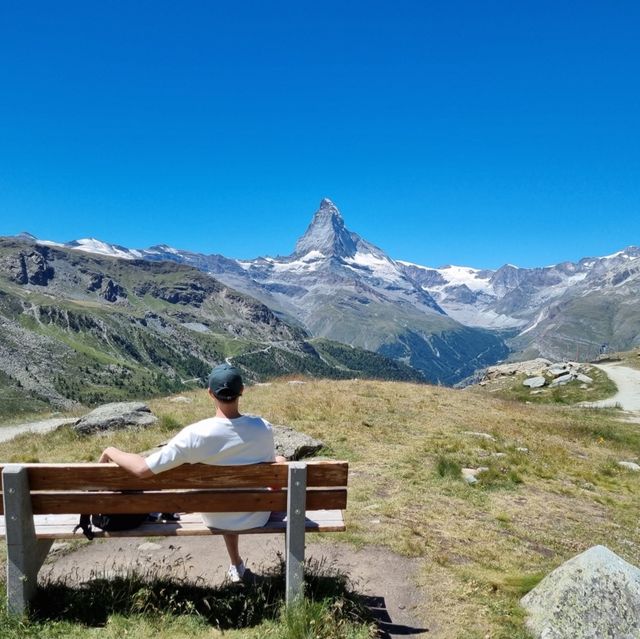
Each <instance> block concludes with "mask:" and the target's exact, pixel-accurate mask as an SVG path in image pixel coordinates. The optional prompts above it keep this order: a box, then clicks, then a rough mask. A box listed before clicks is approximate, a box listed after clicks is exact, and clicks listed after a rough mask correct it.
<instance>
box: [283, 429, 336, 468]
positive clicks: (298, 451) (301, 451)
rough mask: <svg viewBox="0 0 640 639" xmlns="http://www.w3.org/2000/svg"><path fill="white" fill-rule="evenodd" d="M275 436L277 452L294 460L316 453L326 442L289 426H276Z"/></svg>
mask: <svg viewBox="0 0 640 639" xmlns="http://www.w3.org/2000/svg"><path fill="white" fill-rule="evenodd" d="M273 438H274V440H275V444H276V454H277V455H282V456H283V457H286V458H287V460H289V461H292V460H296V459H302V458H303V457H311V456H312V455H315V454H316V453H317V452H318V451H319V450H320V449H321V448H323V446H324V443H323V442H321V441H320V440H318V439H314V438H313V437H310V436H309V435H305V434H304V433H299V432H298V431H296V430H293V428H289V427H288V426H274V427H273Z"/></svg>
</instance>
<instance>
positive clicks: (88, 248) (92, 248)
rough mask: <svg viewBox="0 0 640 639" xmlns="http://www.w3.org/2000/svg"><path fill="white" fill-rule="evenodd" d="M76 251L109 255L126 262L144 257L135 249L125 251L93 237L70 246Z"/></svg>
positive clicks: (77, 241)
mask: <svg viewBox="0 0 640 639" xmlns="http://www.w3.org/2000/svg"><path fill="white" fill-rule="evenodd" d="M69 248H72V249H74V250H76V251H83V252H85V253H96V254H98V255H107V256H108V257H117V258H120V259H124V260H134V259H137V258H141V257H142V253H141V252H140V251H136V250H135V249H125V248H121V247H118V246H115V245H114V244H107V243H106V242H102V241H101V240H96V239H95V238H93V237H88V238H83V239H81V240H76V241H75V242H74V245H73V246H69Z"/></svg>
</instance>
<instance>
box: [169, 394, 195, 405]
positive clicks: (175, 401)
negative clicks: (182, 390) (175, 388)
mask: <svg viewBox="0 0 640 639" xmlns="http://www.w3.org/2000/svg"><path fill="white" fill-rule="evenodd" d="M169 401H170V402H172V403H173V404H191V403H192V402H193V400H192V399H191V398H190V397H185V396H184V395H178V396H177V397H172V398H171V399H170V400H169Z"/></svg>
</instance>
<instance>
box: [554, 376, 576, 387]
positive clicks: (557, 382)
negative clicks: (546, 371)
mask: <svg viewBox="0 0 640 639" xmlns="http://www.w3.org/2000/svg"><path fill="white" fill-rule="evenodd" d="M574 379H575V376H574V374H573V373H565V374H564V375H560V376H559V377H556V378H555V379H554V380H553V381H552V382H551V384H549V386H551V387H554V386H564V385H565V384H568V383H569V382H571V381H573V380H574Z"/></svg>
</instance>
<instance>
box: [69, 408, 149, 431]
mask: <svg viewBox="0 0 640 639" xmlns="http://www.w3.org/2000/svg"><path fill="white" fill-rule="evenodd" d="M157 421H158V418H157V417H156V416H155V415H153V414H152V413H151V410H150V409H149V407H148V406H147V405H146V404H144V403H142V402H115V403H113V404H104V405H103V406H99V407H98V408H96V409H95V410H92V411H91V412H90V413H88V414H87V415H85V416H84V417H82V418H81V419H80V420H79V421H78V423H77V424H76V425H75V426H74V429H75V430H76V431H77V432H78V433H81V434H83V435H89V434H91V433H96V432H101V431H108V430H116V429H119V428H132V427H144V426H151V425H152V424H155V423H156V422H157Z"/></svg>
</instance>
